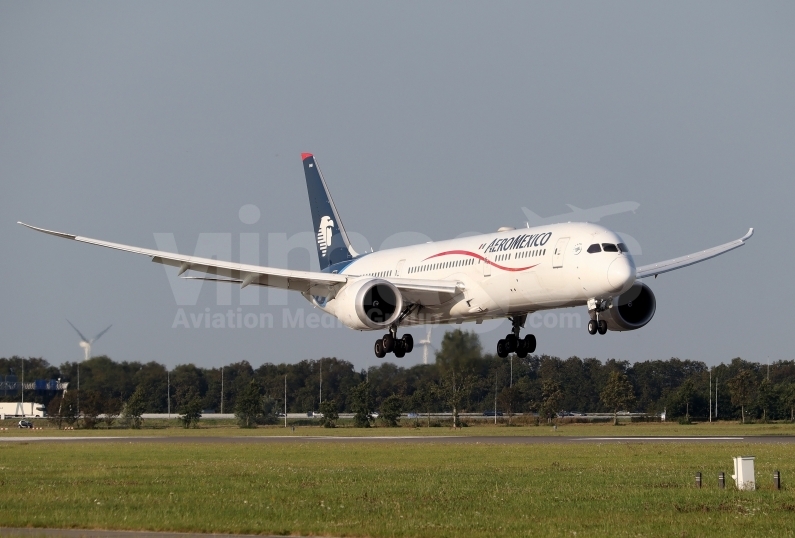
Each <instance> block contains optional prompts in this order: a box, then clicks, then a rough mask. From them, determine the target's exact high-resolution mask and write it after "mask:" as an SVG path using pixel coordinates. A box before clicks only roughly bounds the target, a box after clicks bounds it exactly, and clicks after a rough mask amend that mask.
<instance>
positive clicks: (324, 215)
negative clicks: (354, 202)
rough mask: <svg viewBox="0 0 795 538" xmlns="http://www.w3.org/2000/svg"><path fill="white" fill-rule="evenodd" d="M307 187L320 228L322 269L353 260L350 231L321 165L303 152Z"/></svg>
mask: <svg viewBox="0 0 795 538" xmlns="http://www.w3.org/2000/svg"><path fill="white" fill-rule="evenodd" d="M301 160H302V161H303V162H304V174H305V175H306V190H307V192H308V194H309V206H310V208H311V209H312V223H313V224H314V229H315V230H316V231H317V258H318V261H320V269H321V270H323V269H326V268H327V267H329V266H330V265H334V264H335V263H340V262H344V261H346V260H351V259H353V258H355V257H356V256H357V254H356V251H354V250H353V247H351V242H350V241H349V240H348V234H346V233H345V227H344V226H343V225H342V221H341V220H340V216H339V214H338V213H337V208H336V207H335V206H334V200H332V199H331V194H330V193H329V191H328V187H327V186H326V181H325V180H324V179H323V174H321V173H320V169H319V168H318V167H317V163H316V162H315V158H314V157H313V156H312V154H311V153H302V154H301Z"/></svg>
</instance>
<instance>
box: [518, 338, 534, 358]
mask: <svg viewBox="0 0 795 538" xmlns="http://www.w3.org/2000/svg"><path fill="white" fill-rule="evenodd" d="M524 351H525V357H526V356H527V355H528V354H529V353H535V351H536V335H534V334H528V335H526V336H525V337H524ZM520 357H521V355H520ZM522 358H524V357H522Z"/></svg>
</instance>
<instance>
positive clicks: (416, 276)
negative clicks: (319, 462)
mask: <svg viewBox="0 0 795 538" xmlns="http://www.w3.org/2000/svg"><path fill="white" fill-rule="evenodd" d="M301 160H302V162H303V166H304V175H305V178H306V186H307V192H308V195H309V205H310V209H311V213H312V222H313V225H314V229H315V230H317V254H318V259H319V262H320V269H321V270H320V272H316V271H292V270H289V269H279V268H274V267H263V266H255V265H247V264H242V263H235V262H232V261H219V260H214V259H208V258H199V257H195V256H188V255H184V254H177V253H172V252H163V251H157V250H150V249H146V248H139V247H134V246H129V245H122V244H118V243H110V242H107V241H101V240H97V239H91V238H88V237H81V236H78V235H73V234H67V233H63V232H56V231H52V230H46V229H44V228H38V227H36V226H31V225H29V224H25V223H23V222H18V224H21V225H23V226H26V227H28V228H31V229H33V230H36V231H39V232H43V233H46V234H50V235H54V236H56V237H61V238H65V239H71V240H74V241H79V242H81V243H88V244H91V245H98V246H102V247H108V248H112V249H116V250H122V251H126V252H133V253H135V254H141V255H144V256H148V257H150V258H151V259H152V261H153V262H157V263H161V264H164V265H169V266H173V267H177V268H178V274H179V276H181V277H183V278H192V279H201V280H212V281H222V282H228V283H231V284H239V285H240V287H241V288H245V287H246V286H250V285H257V286H270V287H275V288H282V289H287V290H295V291H297V292H299V293H301V294H302V295H303V296H304V298H306V299H307V300H308V301H309V302H310V303H311V304H312V305H314V306H315V307H317V308H319V309H321V310H323V311H324V312H327V313H329V314H331V315H333V316H335V317H336V318H338V319H339V320H340V321H341V322H342V323H343V324H344V325H346V326H347V327H349V328H351V329H354V330H359V331H386V333H385V334H384V335H383V336H382V337H380V338H378V339H377V340H376V341H375V345H374V352H375V355H376V357H378V358H383V357H385V356H386V355H387V354H388V353H394V355H395V356H396V357H398V358H400V357H403V356H405V354H406V353H411V351H412V349H413V348H414V340H413V338H412V336H411V334H408V333H406V334H403V336H402V337H399V336H398V330H399V328H401V327H408V326H415V325H423V324H443V323H444V324H453V323H455V324H459V323H463V322H475V323H482V322H483V321H484V320H489V319H503V318H507V319H509V320H510V321H511V332H510V333H509V334H508V335H506V336H505V338H500V339H499V341H498V342H497V355H498V356H500V357H502V358H505V357H507V356H508V355H509V354H511V353H516V355H517V356H519V357H526V356H527V355H528V354H530V353H533V352H534V351H535V349H536V337H535V336H534V335H532V334H527V335H525V336H524V338H522V337H521V329H523V328H524V325H525V322H526V320H527V316H528V315H529V314H532V313H534V312H538V311H542V310H551V309H556V308H570V307H579V306H586V307H587V308H588V314H589V317H590V320H589V321H588V326H587V328H588V333H589V334H592V335H593V334H596V333H599V334H606V333H607V331H632V330H637V329H640V328H641V327H643V326H645V325H646V324H647V323H649V321H651V319H652V317H653V316H654V313H655V310H656V304H657V303H656V299H655V296H654V293H653V292H652V291H651V288H649V286H647V285H646V284H645V283H644V282H641V280H642V279H645V278H648V277H651V276H654V277H655V278H656V277H657V276H658V275H660V274H663V273H667V272H669V271H673V270H675V269H680V268H682V267H687V266H689V265H693V264H695V263H699V262H702V261H705V260H708V259H710V258H714V257H715V256H718V255H720V254H724V253H726V252H729V251H731V250H734V249H736V248H739V247H741V246H743V245H745V243H746V241H748V239H749V238H750V237H751V236H752V235H753V231H754V229H753V228H751V229H749V230H748V233H747V234H745V235H744V236H743V237H741V238H740V239H737V240H734V241H730V242H728V243H725V244H723V245H719V246H716V247H713V248H710V249H707V250H703V251H701V252H697V253H694V254H689V255H686V256H682V257H679V258H674V259H671V260H666V261H662V262H658V263H654V264H650V265H643V266H640V267H636V266H635V262H634V260H633V258H632V255H631V254H630V252H629V251H628V249H627V248H626V246H625V245H624V243H622V242H621V238H620V237H619V236H618V235H617V234H616V233H615V232H613V231H611V230H609V229H607V228H605V227H603V226H600V225H597V224H593V223H587V222H572V223H559V224H548V225H544V226H539V227H532V228H531V227H529V225H528V227H527V228H526V229H518V230H517V229H515V228H511V227H503V228H500V229H499V230H498V231H497V232H496V233H490V234H483V235H475V236H470V237H466V238H460V239H450V240H445V241H437V242H429V243H424V244H419V245H412V246H407V247H400V248H392V249H386V250H382V251H378V252H369V253H363V254H359V253H357V252H356V251H355V250H354V249H353V247H352V246H351V242H350V240H349V238H348V234H347V233H346V232H345V227H344V226H343V224H342V220H341V219H340V215H339V213H338V212H337V208H336V206H335V205H334V201H333V200H332V198H331V194H330V192H329V189H328V186H327V184H326V181H325V179H324V178H323V175H322V173H321V172H320V169H319V168H318V166H317V161H316V159H315V157H314V156H313V155H312V154H310V153H302V154H301ZM188 271H192V272H193V273H202V274H204V275H209V276H193V275H192V273H189V274H188V275H185V273H187V272H188ZM183 275H185V276H183Z"/></svg>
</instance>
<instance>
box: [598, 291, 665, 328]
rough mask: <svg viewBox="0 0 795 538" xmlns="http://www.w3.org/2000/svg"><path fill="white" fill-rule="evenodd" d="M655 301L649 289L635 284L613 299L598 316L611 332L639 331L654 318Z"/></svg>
mask: <svg viewBox="0 0 795 538" xmlns="http://www.w3.org/2000/svg"><path fill="white" fill-rule="evenodd" d="M656 309H657V300H656V299H655V298H654V293H652V291H651V288H649V287H648V286H647V285H646V284H643V283H642V282H635V283H634V284H633V285H632V287H631V288H629V289H628V290H627V291H625V292H624V293H622V294H621V295H619V296H618V297H613V303H612V304H611V305H610V308H608V309H607V310H605V311H604V312H602V313H601V314H600V317H601V318H602V319H604V320H605V321H607V328H608V329H609V330H611V331H634V330H635V329H640V328H641V327H643V326H644V325H646V324H647V323H648V322H650V321H651V318H653V317H654V312H655V310H656Z"/></svg>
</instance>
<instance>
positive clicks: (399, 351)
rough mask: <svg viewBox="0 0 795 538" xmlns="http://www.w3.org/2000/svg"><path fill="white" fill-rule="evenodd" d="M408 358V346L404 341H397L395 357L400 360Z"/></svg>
mask: <svg viewBox="0 0 795 538" xmlns="http://www.w3.org/2000/svg"><path fill="white" fill-rule="evenodd" d="M405 356H406V346H405V345H404V343H403V340H397V341H396V342H395V357H397V358H398V359H402V358H403V357H405Z"/></svg>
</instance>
